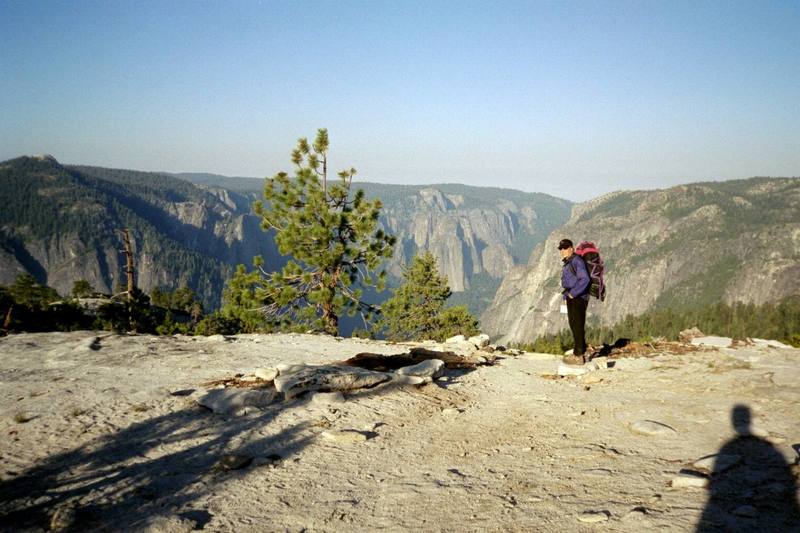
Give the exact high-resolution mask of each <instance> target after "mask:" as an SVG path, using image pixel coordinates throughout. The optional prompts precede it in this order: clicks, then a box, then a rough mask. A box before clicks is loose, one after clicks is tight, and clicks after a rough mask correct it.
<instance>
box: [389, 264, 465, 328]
mask: <svg viewBox="0 0 800 533" xmlns="http://www.w3.org/2000/svg"><path fill="white" fill-rule="evenodd" d="M450 294H451V293H450V287H448V286H447V278H446V277H445V276H442V275H440V274H439V268H438V265H437V261H436V258H435V257H434V255H433V254H432V253H430V252H425V253H423V254H422V255H417V256H415V257H414V259H413V260H412V261H411V265H409V266H408V267H407V268H406V269H405V270H404V272H403V283H402V285H401V286H400V287H399V288H397V289H395V290H394V295H393V296H392V297H391V298H389V299H388V300H386V301H385V302H384V303H383V306H382V309H381V310H382V313H383V319H382V322H381V327H383V328H385V331H386V336H387V337H388V338H389V339H391V340H424V339H436V340H444V339H445V338H447V337H450V336H452V335H456V334H464V335H467V336H469V335H474V334H476V333H478V321H477V320H475V318H473V317H472V315H470V314H469V312H468V311H467V309H466V307H463V306H460V307H451V308H445V303H446V302H447V299H448V298H449V297H450Z"/></svg>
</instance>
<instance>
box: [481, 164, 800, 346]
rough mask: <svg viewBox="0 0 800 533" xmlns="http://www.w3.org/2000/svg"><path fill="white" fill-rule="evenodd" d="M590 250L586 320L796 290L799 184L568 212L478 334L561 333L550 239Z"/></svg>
mask: <svg viewBox="0 0 800 533" xmlns="http://www.w3.org/2000/svg"><path fill="white" fill-rule="evenodd" d="M563 237H567V238H571V239H572V240H573V241H575V242H576V243H577V242H579V241H581V240H592V241H594V242H595V243H597V244H598V245H599V247H600V249H601V252H602V253H603V256H604V258H605V261H606V268H607V271H608V274H607V276H606V282H607V284H608V298H607V299H606V301H605V303H599V302H598V301H596V300H593V301H592V303H591V305H590V308H589V311H590V313H591V315H592V316H591V318H590V320H595V321H597V322H601V323H604V324H614V323H616V322H618V321H619V320H621V319H622V318H624V317H625V316H626V315H627V314H639V313H642V312H644V311H646V310H648V309H651V308H659V307H662V308H663V307H671V308H677V309H680V308H691V307H697V306H702V305H707V304H709V303H716V302H720V301H723V302H735V301H742V302H752V303H756V304H760V303H764V302H767V301H773V300H777V299H780V298H782V297H784V296H788V295H791V294H798V293H800V179H797V178H753V179H748V180H737V181H728V182H720V183H701V184H693V185H683V186H679V187H673V188H671V189H666V190H658V191H647V192H644V191H635V192H618V193H613V194H609V195H606V196H603V197H601V198H597V199H595V200H592V201H589V202H586V203H583V204H579V205H575V206H574V207H573V210H572V216H571V218H570V220H569V222H567V223H566V224H565V225H564V227H562V228H560V229H558V231H557V232H555V233H553V234H551V235H550V236H549V237H548V239H547V240H546V241H545V242H544V243H543V244H542V245H540V246H538V247H537V248H536V249H535V250H534V251H533V253H532V254H531V257H530V260H529V262H528V265H525V266H516V267H514V268H512V269H511V271H510V272H509V274H508V275H507V276H506V277H505V278H504V279H503V282H502V284H501V285H500V287H499V289H498V290H497V293H496V295H495V297H494V300H493V302H492V304H491V306H490V307H489V308H488V309H487V310H486V311H485V312H484V314H483V316H482V320H481V325H482V326H483V329H484V331H486V332H488V333H489V334H491V335H493V336H495V337H498V338H500V339H502V340H503V341H505V342H510V341H528V340H532V339H534V338H535V337H537V336H539V335H541V334H543V333H552V332H556V331H558V330H560V329H562V328H566V327H567V323H566V317H565V316H564V315H560V314H559V311H558V307H559V303H560V298H561V296H560V270H561V268H560V267H561V262H560V259H559V255H558V251H557V249H556V246H557V243H558V241H559V239H561V238H563Z"/></svg>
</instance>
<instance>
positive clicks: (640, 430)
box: [629, 420, 677, 437]
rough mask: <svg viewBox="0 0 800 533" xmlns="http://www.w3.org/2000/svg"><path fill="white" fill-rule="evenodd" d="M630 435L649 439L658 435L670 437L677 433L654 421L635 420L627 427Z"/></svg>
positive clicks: (671, 428)
mask: <svg viewBox="0 0 800 533" xmlns="http://www.w3.org/2000/svg"><path fill="white" fill-rule="evenodd" d="M629 429H630V430H631V432H632V433H636V434H637V435H647V436H649V437H654V436H660V435H672V434H673V433H677V431H676V430H675V428H673V427H670V426H668V425H666V424H662V423H661V422H656V421H655V420H637V421H636V422H634V423H633V424H631V425H630V426H629Z"/></svg>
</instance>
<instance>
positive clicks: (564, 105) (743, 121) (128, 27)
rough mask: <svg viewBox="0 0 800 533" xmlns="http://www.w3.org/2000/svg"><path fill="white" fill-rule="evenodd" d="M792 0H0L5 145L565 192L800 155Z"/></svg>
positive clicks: (179, 166) (714, 175) (798, 62)
mask: <svg viewBox="0 0 800 533" xmlns="http://www.w3.org/2000/svg"><path fill="white" fill-rule="evenodd" d="M798 27H800V3H789V2H777V1H775V2H765V3H752V4H747V3H730V2H704V3H694V2H675V3H669V4H657V3H651V4H645V3H638V2H622V1H620V2H602V3H595V4H585V3H580V2H575V3H571V2H566V3H556V4H553V3H544V2H525V3H520V2H507V3H503V4H492V5H484V4H480V3H474V2H467V3H448V2H441V3H435V4H429V3H424V2H404V3H399V4H388V3H367V2H337V3H321V4H320V3H310V2H293V3H278V2H255V1H254V2H244V1H242V2H233V3H224V4H223V3H220V4H210V3H206V4H198V3H194V2H188V1H175V2H169V3H163V2H136V3H126V2H122V1H113V2H99V1H92V2H90V1H76V2H71V3H63V2H55V1H52V2H51V1H38V2H34V1H31V2H14V1H11V0H0V43H2V46H3V50H4V52H3V54H2V55H0V68H2V71H3V72H4V73H6V75H4V76H2V77H0V109H3V110H4V120H2V121H0V160H5V159H10V158H13V157H17V156H20V155H24V154H36V153H50V154H52V155H53V156H55V157H56V158H57V159H58V160H59V161H62V162H65V163H67V164H82V165H93V166H103V167H110V168H127V169H133V170H142V171H154V172H156V171H159V172H171V173H182V172H206V173H214V174H220V175H225V176H249V177H255V178H263V177H265V176H270V175H273V174H274V173H276V172H278V171H280V170H291V164H290V161H289V154H290V151H291V149H292V148H293V146H294V143H295V141H296V139H297V138H298V137H301V136H307V137H313V135H314V133H315V131H316V129H317V128H319V127H326V128H328V130H329V132H330V137H331V154H330V159H331V168H332V169H333V170H334V171H336V170H339V169H341V168H349V167H350V166H354V167H355V168H356V169H358V171H359V174H358V179H359V180H361V181H368V182H374V183H392V184H398V185H412V184H414V185H425V184H432V183H462V184H465V185H472V186H495V187H503V188H511V189H518V190H523V191H527V192H543V193H547V194H551V195H553V196H558V197H561V198H566V199H569V200H573V201H580V200H586V199H588V198H592V197H596V196H599V195H601V194H605V193H607V192H611V191H614V190H630V189H653V188H663V187H670V186H673V185H677V184H681V183H690V182H699V181H724V180H730V179H743V178H748V177H752V176H785V177H792V176H797V175H800V127H798V124H800V97H798V87H800V32H798V31H797V28H798Z"/></svg>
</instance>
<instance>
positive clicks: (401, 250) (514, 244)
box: [178, 174, 572, 314]
mask: <svg viewBox="0 0 800 533" xmlns="http://www.w3.org/2000/svg"><path fill="white" fill-rule="evenodd" d="M178 176H179V177H181V178H183V179H186V180H189V181H191V182H192V183H195V184H200V185H203V186H213V187H216V188H224V189H225V190H228V189H230V190H234V191H237V192H238V193H240V194H243V195H246V196H247V197H248V198H249V199H250V201H253V200H255V199H258V198H260V195H261V188H262V187H263V181H262V180H256V179H252V178H228V177H224V176H217V175H213V174H179V175H178ZM354 188H362V189H364V192H365V193H366V195H367V197H370V198H375V197H377V198H380V199H381V201H382V203H383V209H382V211H381V224H382V225H383V226H384V228H385V229H386V230H387V231H388V232H390V233H392V234H393V235H395V236H396V237H397V246H396V248H395V251H394V255H393V257H392V259H391V260H390V261H389V263H388V265H387V270H388V272H389V274H390V277H391V278H392V279H390V282H391V283H398V282H399V279H400V277H401V276H402V271H403V266H404V265H406V264H408V262H409V261H410V260H411V259H412V258H413V257H414V255H416V254H417V253H420V252H422V251H427V250H429V251H431V252H432V253H433V254H434V255H435V256H436V258H437V259H438V261H439V267H440V269H441V271H442V273H444V274H445V275H446V276H447V278H448V282H449V284H450V288H451V290H452V291H453V292H454V297H453V302H452V303H466V304H468V305H470V307H471V308H472V309H473V311H474V312H476V313H478V314H479V313H480V311H482V310H483V309H484V308H485V307H486V305H488V303H489V302H490V301H491V298H492V297H493V296H494V291H495V290H496V288H497V285H498V284H499V282H500V280H501V279H502V278H503V276H505V274H506V273H507V272H509V271H510V269H511V268H513V266H514V265H518V264H521V263H524V262H525V261H526V260H527V258H528V256H529V255H530V252H531V250H532V249H533V248H534V246H536V244H538V243H540V242H542V241H543V240H544V238H545V237H546V236H547V235H548V234H549V233H550V232H551V231H552V230H553V229H555V228H557V227H559V226H560V225H562V224H563V223H564V222H566V220H567V219H568V217H569V213H570V209H571V205H572V204H571V203H570V202H568V201H566V200H561V199H559V198H554V197H552V196H548V195H545V194H536V193H524V192H521V191H514V190H508V189H497V188H492V187H469V186H465V185H458V184H440V185H431V186H413V185H387V184H377V183H354Z"/></svg>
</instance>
